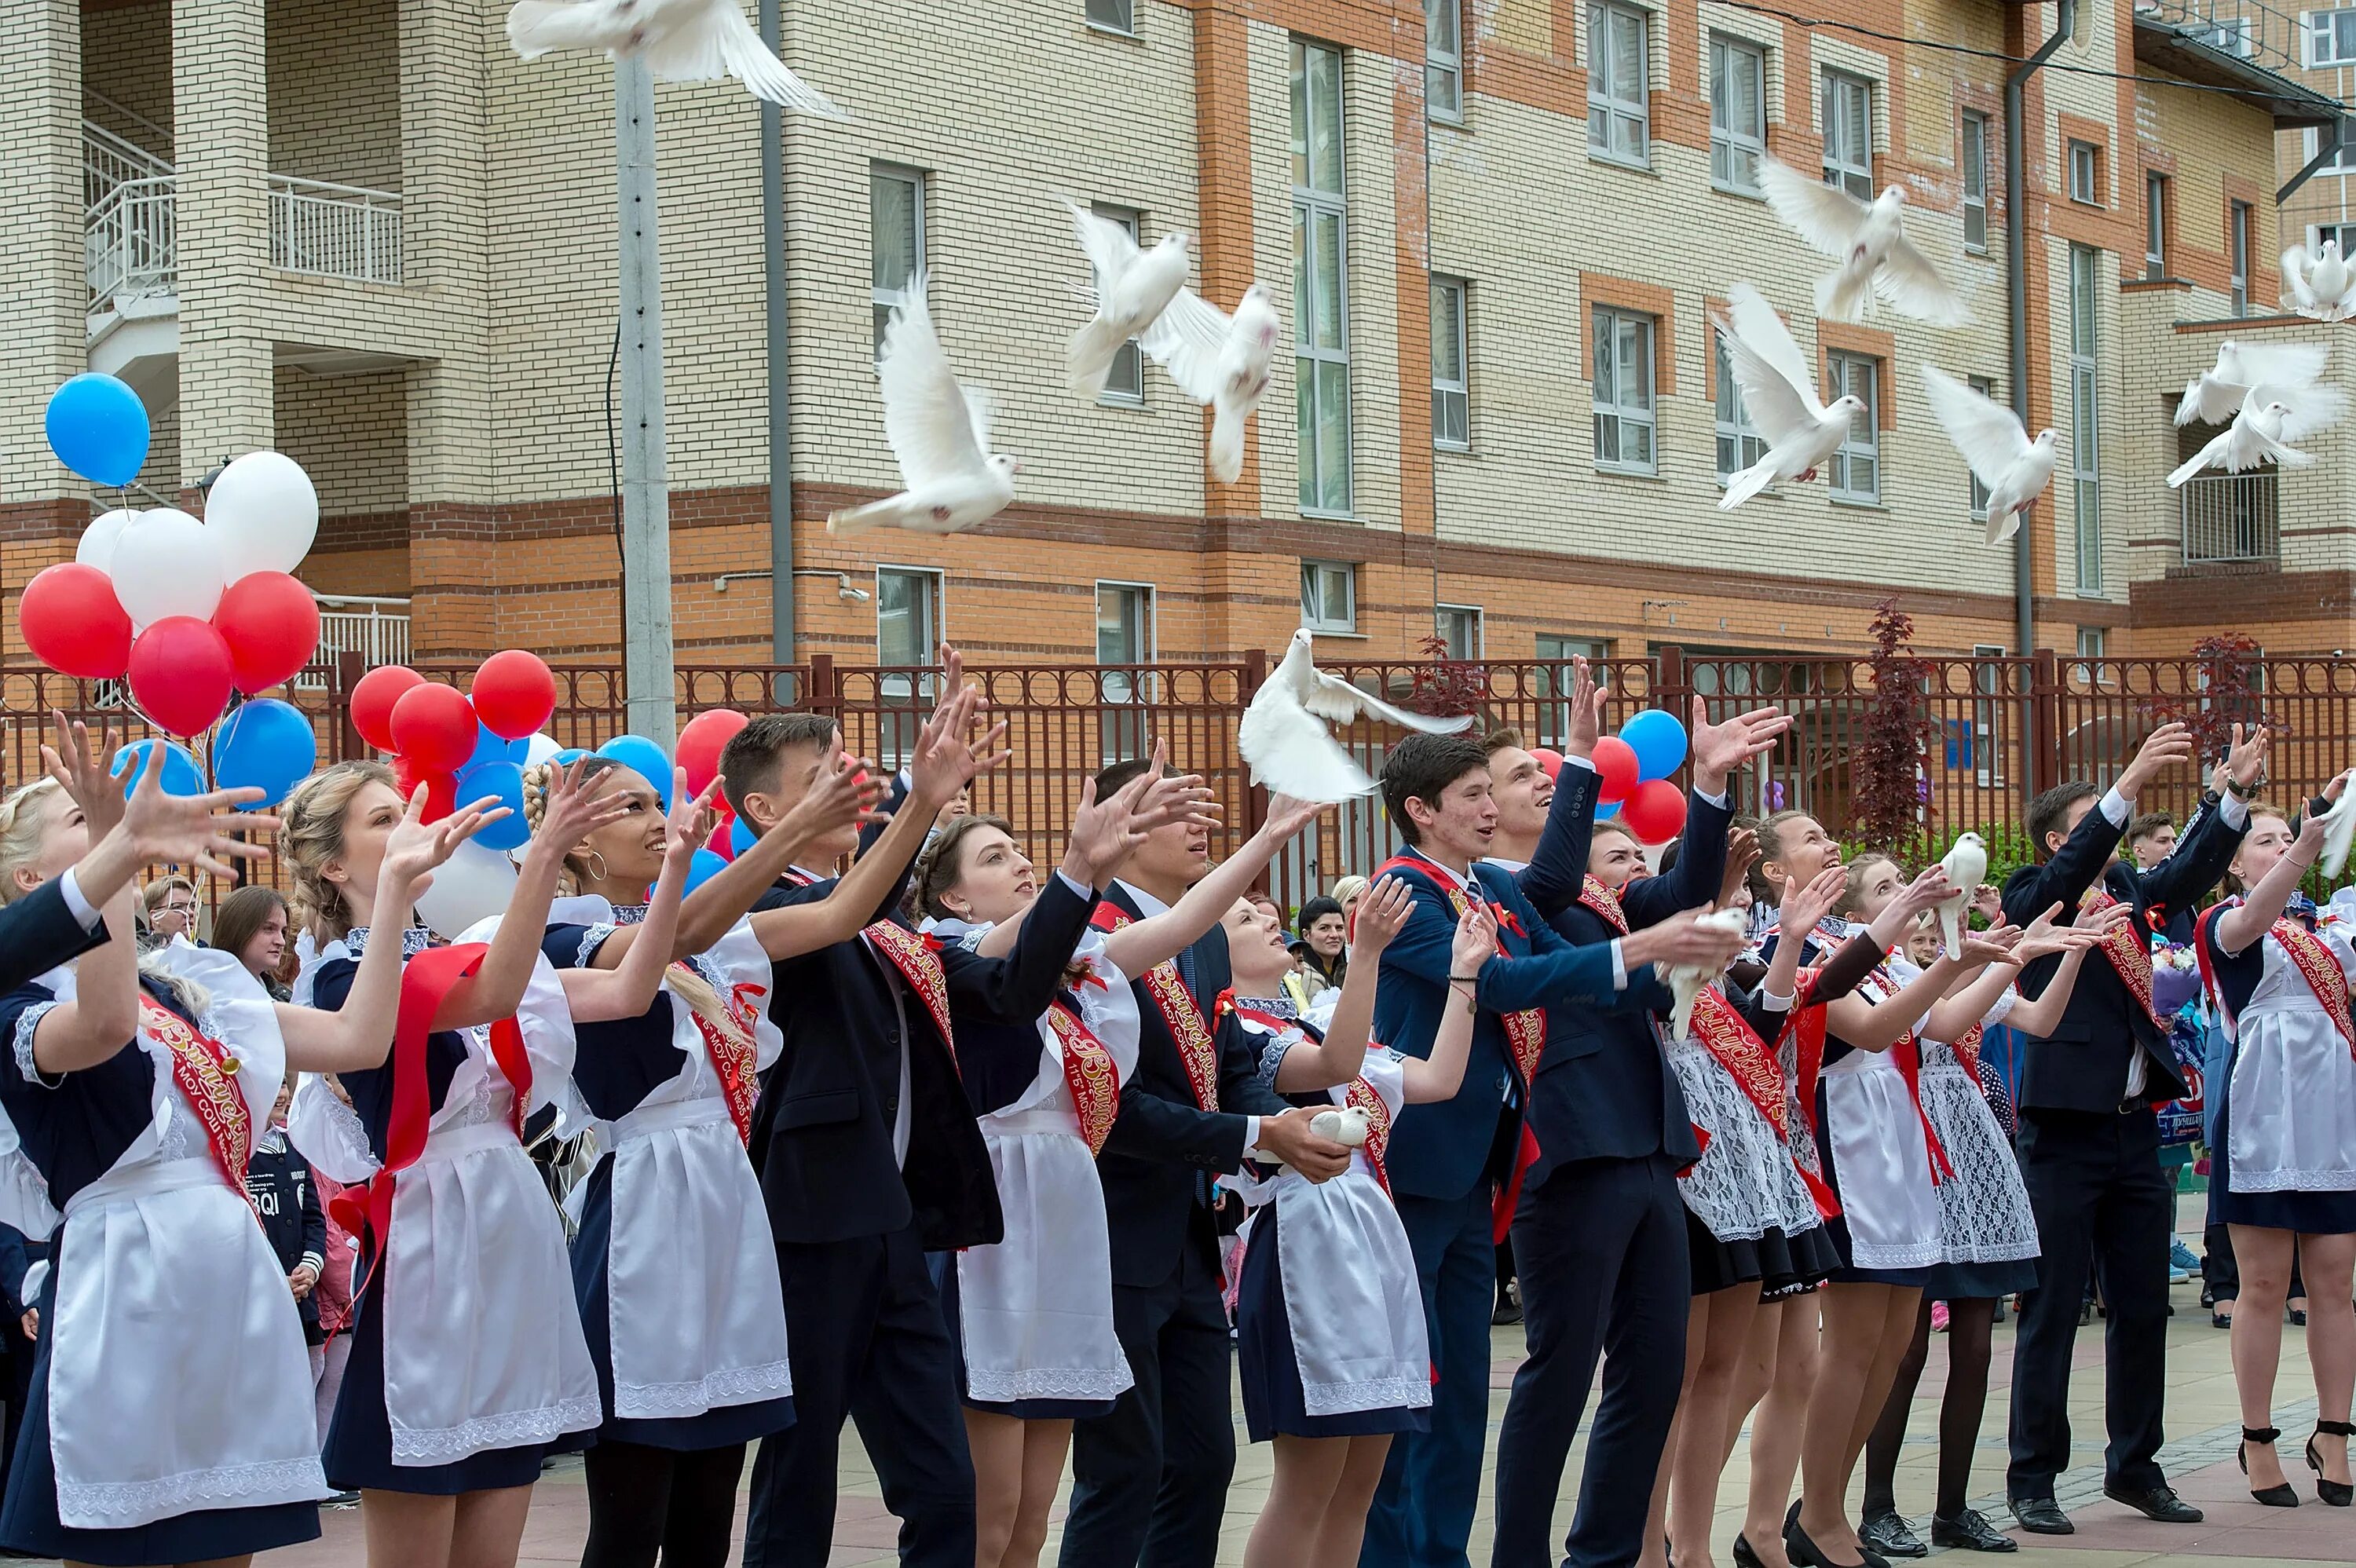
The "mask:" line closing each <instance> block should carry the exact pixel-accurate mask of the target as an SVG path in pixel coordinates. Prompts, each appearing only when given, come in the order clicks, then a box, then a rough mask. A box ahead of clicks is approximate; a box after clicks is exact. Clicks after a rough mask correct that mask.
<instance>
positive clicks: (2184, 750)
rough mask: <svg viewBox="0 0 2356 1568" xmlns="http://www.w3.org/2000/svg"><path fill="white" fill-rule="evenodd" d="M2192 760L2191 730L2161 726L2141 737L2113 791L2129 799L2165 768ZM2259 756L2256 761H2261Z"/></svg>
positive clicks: (2237, 728) (2238, 730) (2235, 729)
mask: <svg viewBox="0 0 2356 1568" xmlns="http://www.w3.org/2000/svg"><path fill="white" fill-rule="evenodd" d="M2233 735H2234V740H2235V743H2236V744H2237V745H2238V744H2239V743H2240V739H2241V726H2240V725H2238V724H2237V725H2235V726H2234V727H2233ZM2191 760H2192V731H2190V730H2189V729H2187V728H2186V727H2185V726H2184V725H2182V724H2173V723H2171V724H2163V725H2161V726H2160V727H2159V728H2158V729H2157V730H2154V731H2152V732H2151V733H2150V734H2148V735H2147V736H2145V737H2144V741H2143V744H2142V745H2141V746H2140V747H2138V748H2137V749H2136V754H2135V760H2134V761H2133V762H2131V763H2128V764H2127V765H2126V771H2125V772H2124V773H2120V774H2119V782H2118V784H2117V786H2116V787H2117V789H2118V792H2119V795H2121V797H2122V798H2124V799H2127V800H2133V799H2134V798H2135V797H2136V794H2137V793H2138V792H2139V791H2141V789H2142V788H2143V786H2144V785H2146V784H2149V783H2150V782H2151V781H2152V780H2153V779H2154V778H2156V777H2158V775H2159V773H2160V772H2161V771H2162V770H2163V769H2166V768H2172V767H2175V766H2177V765H2178V764H2179V763H2188V762H2190V761H2191ZM2264 760H2265V759H2264V754H2263V753H2261V755H2260V761H2261V762H2263V761H2264Z"/></svg>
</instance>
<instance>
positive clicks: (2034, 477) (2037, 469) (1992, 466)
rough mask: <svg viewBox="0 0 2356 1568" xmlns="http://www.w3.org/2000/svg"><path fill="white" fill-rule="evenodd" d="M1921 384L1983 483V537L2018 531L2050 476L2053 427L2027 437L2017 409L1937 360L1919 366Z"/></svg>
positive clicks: (1943, 425) (2003, 536)
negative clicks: (1967, 383)
mask: <svg viewBox="0 0 2356 1568" xmlns="http://www.w3.org/2000/svg"><path fill="white" fill-rule="evenodd" d="M1922 385H1923V386H1924V387H1925V388H1927V389H1929V390H1930V393H1931V412H1932V413H1933V415H1934V416H1935V417H1936V418H1937V419H1938V421H1939V428H1940V429H1942V430H1944V431H1945V432H1947V439H1948V440H1949V441H1950V442H1952V443H1954V448H1955V450H1956V451H1957V452H1958V453H1961V454H1962V455H1963V459H1964V462H1965V464H1967V465H1968V466H1969V467H1970V469H1971V471H1972V472H1973V473H1974V474H1976V475H1978V476H1979V481H1980V483H1981V484H1983V485H1987V493H1988V499H1987V542H1988V543H1990V544H1995V543H1997V541H1998V540H2000V539H2010V538H2011V537H2012V536H2013V535H2014V534H2016V533H2019V531H2020V515H2021V514H2022V513H2023V512H2026V511H2027V510H2029V503H2030V502H2032V501H2034V500H2036V499H2037V497H2038V496H2042V495H2043V494H2045V486H2046V485H2050V484H2051V483H2052V481H2053V442H2054V435H2053V432H2051V431H2050V430H2040V431H2039V432H2037V439H2036V440H2035V441H2031V440H2029V432H2028V431H2027V429H2026V428H2024V427H2023V426H2022V424H2021V422H2020V417H2019V415H2018V414H2015V413H2014V412H2013V411H2011V410H2010V409H2008V408H2006V407H2004V406H2003V405H2002V404H2001V403H1998V402H1997V401H1996V400H1994V399H1992V398H1989V397H1987V396H1984V395H1983V394H1981V393H1978V392H1976V391H1974V390H1972V389H1971V388H1969V387H1967V386H1965V384H1964V383H1963V382H1961V381H1958V380H1956V379H1954V377H1953V376H1950V375H1948V374H1947V373H1946V372H1945V371H1944V370H1942V369H1940V368H1938V367H1937V366H1935V365H1925V366H1923V367H1922Z"/></svg>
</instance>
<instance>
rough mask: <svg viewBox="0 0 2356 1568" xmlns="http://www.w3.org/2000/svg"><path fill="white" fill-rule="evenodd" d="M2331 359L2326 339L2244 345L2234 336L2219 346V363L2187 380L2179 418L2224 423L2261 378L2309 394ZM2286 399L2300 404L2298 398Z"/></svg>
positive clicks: (2187, 421) (2279, 389)
mask: <svg viewBox="0 0 2356 1568" xmlns="http://www.w3.org/2000/svg"><path fill="white" fill-rule="evenodd" d="M2330 357H2331V349H2330V347H2329V346H2328V345H2325V344H2321V343H2239V342H2236V341H2234V340H2233V338H2230V337H2229V338H2227V339H2225V341H2223V342H2222V343H2220V344H2219V345H2217V363H2216V364H2215V365H2214V366H2213V367H2211V368H2209V369H2206V370H2203V371H2201V374H2199V375H2198V376H2195V377H2193V378H2192V379H2190V381H2187V382H2185V383H2184V396H2183V397H2182V398H2181V399H2180V400H2178V402H2177V405H2176V422H2177V423H2178V424H2180V425H2183V424H2190V423H2192V422H2193V421H2195V420H2198V421H2201V423H2203V424H2223V423H2224V422H2225V421H2228V420H2230V419H2232V418H2233V416H2234V415H2235V414H2236V413H2239V412H2240V411H2241V408H2242V400H2243V399H2244V397H2246V396H2248V395H2249V390H2250V389H2251V388H2252V387H2254V386H2257V385H2258V384H2259V383H2261V382H2264V383H2265V385H2267V386H2269V387H2272V388H2274V389H2276V391H2277V392H2289V391H2293V390H2296V391H2300V392H2304V391H2306V390H2307V389H2310V388H2312V387H2314V386H2315V384H2316V382H2317V381H2318V379H2320V378H2321V376H2322V375H2323V366H2324V362H2325V361H2326V360H2328V359H2329V358H2330ZM2286 400H2287V401H2292V402H2293V404H2294V406H2296V400H2291V399H2286Z"/></svg>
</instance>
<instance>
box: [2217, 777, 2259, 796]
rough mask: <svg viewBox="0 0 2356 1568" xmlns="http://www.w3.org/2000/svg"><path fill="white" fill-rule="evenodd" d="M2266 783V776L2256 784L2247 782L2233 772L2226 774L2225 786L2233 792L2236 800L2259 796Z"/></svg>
mask: <svg viewBox="0 0 2356 1568" xmlns="http://www.w3.org/2000/svg"><path fill="white" fill-rule="evenodd" d="M2265 785H2266V781H2265V779H2264V778H2261V779H2259V780H2258V781H2257V782H2256V783H2255V784H2244V783H2243V782H2242V781H2241V780H2239V779H2237V778H2235V777H2233V774H2231V773H2228V774H2226V775H2225V787H2226V788H2227V789H2229V790H2232V791H2233V798H2234V799H2235V800H2254V799H2255V798H2257V794H2258V791H2260V790H2262V789H2264V788H2265Z"/></svg>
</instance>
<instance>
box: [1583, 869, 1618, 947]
mask: <svg viewBox="0 0 2356 1568" xmlns="http://www.w3.org/2000/svg"><path fill="white" fill-rule="evenodd" d="M1579 901H1580V903H1582V904H1585V905H1586V906H1587V907H1588V908H1589V909H1591V910H1593V911H1594V912H1596V913H1597V914H1599V915H1601V916H1602V917H1603V923H1604V924H1606V925H1608V926H1610V927H1611V928H1612V930H1614V931H1616V932H1618V933H1620V934H1621V935H1622V936H1625V935H1627V934H1628V912H1627V911H1625V910H1623V909H1622V908H1621V907H1620V895H1619V894H1618V893H1615V892H1613V891H1612V890H1611V889H1610V888H1607V887H1605V886H1604V885H1603V883H1602V881H1601V880H1600V879H1598V878H1595V877H1590V878H1588V879H1587V881H1586V883H1585V885H1584V886H1582V887H1581V888H1580V890H1579Z"/></svg>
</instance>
